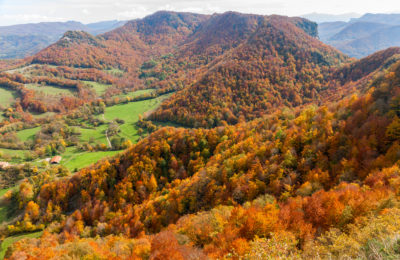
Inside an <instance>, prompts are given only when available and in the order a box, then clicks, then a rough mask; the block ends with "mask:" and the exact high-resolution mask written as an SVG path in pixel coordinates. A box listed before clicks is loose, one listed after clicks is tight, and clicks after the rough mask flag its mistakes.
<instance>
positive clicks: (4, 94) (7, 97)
mask: <svg viewBox="0 0 400 260" xmlns="http://www.w3.org/2000/svg"><path fill="white" fill-rule="evenodd" d="M16 96H17V93H16V92H15V91H12V90H9V89H6V88H2V87H0V105H1V106H3V107H8V106H10V105H11V104H12V103H13V102H14V100H15V98H16Z"/></svg>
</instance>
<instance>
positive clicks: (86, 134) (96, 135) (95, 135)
mask: <svg viewBox="0 0 400 260" xmlns="http://www.w3.org/2000/svg"><path fill="white" fill-rule="evenodd" d="M106 129H107V125H101V126H99V127H97V128H96V129H86V128H79V131H80V132H81V133H82V135H81V138H80V139H81V141H83V142H89V140H90V139H91V138H92V139H93V140H94V141H95V142H96V143H103V144H107V140H106V136H105V131H106Z"/></svg>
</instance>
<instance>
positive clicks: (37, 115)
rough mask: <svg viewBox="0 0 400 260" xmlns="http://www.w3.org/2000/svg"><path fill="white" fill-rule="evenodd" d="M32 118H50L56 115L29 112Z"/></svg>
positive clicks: (52, 113)
mask: <svg viewBox="0 0 400 260" xmlns="http://www.w3.org/2000/svg"><path fill="white" fill-rule="evenodd" d="M31 114H32V116H33V117H34V118H45V117H50V116H54V115H55V114H56V113H54V112H46V113H33V112H31Z"/></svg>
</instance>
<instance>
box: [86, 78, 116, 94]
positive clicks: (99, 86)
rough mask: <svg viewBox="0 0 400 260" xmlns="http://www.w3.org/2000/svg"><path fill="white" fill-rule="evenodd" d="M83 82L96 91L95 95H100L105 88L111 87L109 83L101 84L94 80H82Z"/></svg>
mask: <svg viewBox="0 0 400 260" xmlns="http://www.w3.org/2000/svg"><path fill="white" fill-rule="evenodd" d="M83 82H84V83H86V84H88V85H90V86H91V87H92V88H93V89H94V90H95V91H96V93H97V95H99V96H101V95H103V94H104V93H105V92H106V90H107V89H108V88H109V87H111V85H106V84H101V83H98V82H94V81H83Z"/></svg>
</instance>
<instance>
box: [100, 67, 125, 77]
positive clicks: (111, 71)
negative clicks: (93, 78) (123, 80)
mask: <svg viewBox="0 0 400 260" xmlns="http://www.w3.org/2000/svg"><path fill="white" fill-rule="evenodd" d="M104 71H105V72H107V73H109V74H112V75H116V76H122V75H124V73H125V71H123V70H120V69H116V68H112V69H108V70H104Z"/></svg>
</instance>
